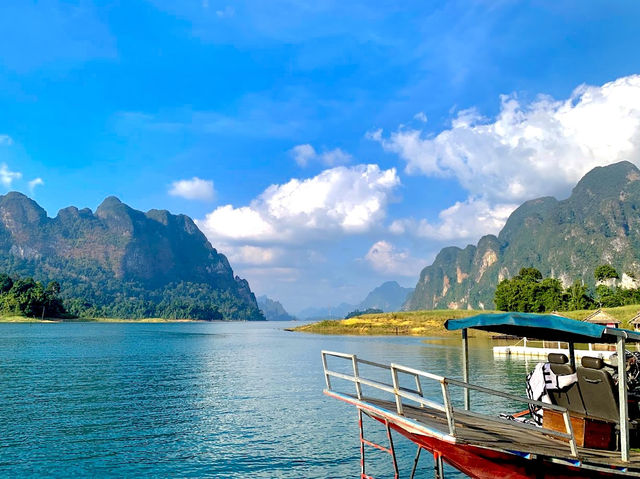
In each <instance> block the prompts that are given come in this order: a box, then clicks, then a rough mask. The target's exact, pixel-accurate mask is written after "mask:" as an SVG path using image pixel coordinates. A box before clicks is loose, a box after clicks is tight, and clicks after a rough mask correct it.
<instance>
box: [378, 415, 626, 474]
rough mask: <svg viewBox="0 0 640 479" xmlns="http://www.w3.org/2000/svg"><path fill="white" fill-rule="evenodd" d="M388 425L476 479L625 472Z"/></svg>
mask: <svg viewBox="0 0 640 479" xmlns="http://www.w3.org/2000/svg"><path fill="white" fill-rule="evenodd" d="M390 426H391V428H393V429H394V430H395V431H397V432H398V433H400V434H402V435H403V436H405V437H406V438H408V439H409V440H411V441H412V442H414V443H415V444H418V445H419V446H421V447H422V448H423V449H425V450H427V451H429V452H432V453H436V454H440V455H441V456H442V459H443V460H444V461H445V462H446V463H448V464H450V465H452V466H453V467H455V468H456V469H458V470H459V471H461V472H463V473H465V474H467V475H468V476H470V477H473V478H477V479H495V478H500V479H532V478H533V479H542V478H554V479H565V478H567V479H569V478H570V479H578V478H585V479H587V478H589V479H591V478H614V477H624V476H625V474H624V473H621V472H620V471H616V470H612V471H611V472H610V473H609V472H600V471H594V470H585V469H583V468H578V467H572V466H567V465H563V464H555V463H553V462H550V461H545V460H544V459H539V460H531V459H526V458H524V457H520V456H517V455H516V454H509V453H503V452H499V451H492V450H489V449H484V448H480V447H475V446H468V445H461V444H450V443H448V442H445V441H442V440H440V439H437V438H435V437H431V436H424V435H416V434H413V433H410V432H408V431H407V430H405V429H402V428H401V427H400V426H398V425H397V424H393V423H391V424H390Z"/></svg>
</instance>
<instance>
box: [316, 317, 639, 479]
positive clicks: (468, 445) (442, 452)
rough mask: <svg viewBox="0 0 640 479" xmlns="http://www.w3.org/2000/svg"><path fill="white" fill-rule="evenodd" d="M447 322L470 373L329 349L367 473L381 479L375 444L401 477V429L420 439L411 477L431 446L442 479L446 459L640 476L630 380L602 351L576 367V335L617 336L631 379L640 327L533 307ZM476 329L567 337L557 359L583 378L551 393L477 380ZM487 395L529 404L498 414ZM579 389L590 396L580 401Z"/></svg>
mask: <svg viewBox="0 0 640 479" xmlns="http://www.w3.org/2000/svg"><path fill="white" fill-rule="evenodd" d="M445 328H446V329H447V330H450V331H456V330H459V331H461V335H462V352H461V369H462V375H461V376H462V379H461V380H460V379H455V378H452V377H444V376H440V375H437V374H433V373H430V372H428V371H422V370H419V369H415V368H411V367H406V366H403V365H400V364H394V363H391V364H381V363H377V362H373V361H369V360H366V359H363V358H360V357H357V356H356V355H354V354H348V353H343V352H333V351H322V364H323V370H324V378H325V382H326V389H325V390H324V394H325V395H327V396H328V397H330V398H334V399H337V400H340V401H343V402H345V403H347V404H349V405H352V406H355V407H356V409H357V414H358V425H359V430H360V435H359V436H360V437H359V439H360V454H361V461H360V478H361V479H373V476H372V475H369V474H370V473H369V471H368V470H367V467H366V461H365V459H366V457H368V454H369V453H368V452H365V449H367V450H368V448H374V449H377V450H379V451H382V452H385V453H388V454H389V455H390V457H391V461H392V465H393V470H394V474H395V475H394V478H395V479H397V478H398V477H400V473H399V470H398V462H397V460H396V454H395V448H394V444H393V436H394V435H396V436H397V434H400V435H401V436H403V437H405V438H406V439H408V440H410V441H411V442H413V443H414V444H415V445H416V446H417V450H416V456H415V459H414V462H413V468H412V470H411V473H410V475H408V474H405V475H403V477H407V476H408V477H411V478H414V476H415V473H416V471H417V466H418V464H419V461H420V455H421V453H422V452H426V453H429V454H431V455H433V459H434V474H435V477H436V478H438V479H442V478H444V467H443V465H444V464H445V463H446V464H449V465H450V466H452V467H454V468H455V469H457V470H459V471H461V472H462V473H464V474H466V475H468V476H469V477H472V478H480V479H490V478H496V477H500V478H504V479H525V478H536V479H537V478H543V477H549V478H551V477H553V478H572V479H576V478H618V477H640V450H635V449H633V447H632V446H636V445H635V444H634V442H637V439H636V433H635V427H636V419H639V418H637V417H635V416H637V415H638V410H637V404H638V399H637V398H636V397H634V395H633V393H629V391H628V384H627V381H619V383H618V384H617V385H615V384H614V378H613V377H612V376H611V374H610V373H609V372H607V371H606V370H605V367H604V365H603V364H602V360H601V359H597V358H591V359H590V358H586V359H582V365H578V366H577V367H576V354H575V345H576V344H585V343H588V344H590V343H596V344H602V343H604V344H611V345H615V347H616V352H617V356H616V357H615V361H616V363H615V366H617V371H624V373H623V374H621V375H619V376H620V377H622V378H626V376H627V374H626V371H627V367H628V364H627V361H628V360H627V356H626V355H625V352H626V345H627V344H628V343H635V342H640V334H639V333H637V332H634V331H629V330H625V329H619V328H611V327H606V326H603V325H598V324H591V323H585V322H582V321H576V320H573V319H569V318H565V317H562V316H558V315H542V314H532V313H497V314H481V315H476V316H473V317H469V318H464V319H450V320H448V321H446V323H445ZM468 330H482V331H487V332H491V333H495V334H507V335H513V336H518V337H528V338H535V339H538V340H548V341H562V342H566V343H568V345H569V354H568V357H567V356H564V355H556V356H554V357H553V358H552V359H554V360H555V362H556V363H563V364H555V365H554V364H551V366H555V367H556V368H559V369H557V370H558V371H560V370H562V371H560V372H558V373H557V374H558V375H561V374H565V373H566V374H569V373H571V374H574V375H575V377H576V378H577V380H576V381H575V382H574V383H572V384H571V385H569V386H567V387H566V388H565V389H561V390H558V391H556V394H550V395H549V399H547V400H546V401H545V400H536V399H532V398H530V397H526V396H524V395H523V396H522V397H519V396H516V395H513V394H508V393H506V392H502V391H495V390H492V389H489V388H486V387H484V386H481V385H476V384H471V383H470V382H469V354H468V337H469V334H468ZM459 373H460V372H458V374H457V377H460V374H459ZM567 377H568V376H567ZM427 382H431V383H432V384H431V387H427V384H426V383H427ZM434 384H435V389H434V387H433V385H434ZM438 384H439V385H440V387H437V385H438ZM523 384H524V378H523ZM434 390H437V391H438V392H437V394H435V395H434V394H427V393H426V391H434ZM523 390H524V387H523ZM472 393H473V396H472ZM478 395H488V396H490V397H493V398H502V400H504V399H506V400H508V401H509V403H510V404H520V403H521V404H522V405H523V406H524V408H525V409H524V410H522V411H520V412H517V411H492V412H490V413H489V412H487V411H486V403H487V401H484V404H485V406H483V407H474V404H475V403H474V402H473V401H472V399H474V398H476V397H477V396H478ZM576 397H577V398H581V399H579V407H578V404H577V403H576V401H575V398H576ZM630 401H631V402H630ZM630 404H631V406H630ZM630 411H631V412H632V417H631V418H630V417H629V415H630ZM540 412H542V413H543V415H542V417H543V421H542V424H534V423H532V421H531V419H530V418H531V416H532V414H534V413H538V414H540ZM365 418H371V419H373V420H375V421H374V422H375V424H378V426H380V425H382V426H383V427H384V429H385V430H386V436H387V439H388V442H389V444H388V446H387V445H382V444H378V443H375V442H373V441H371V440H369V439H367V437H365V433H364V427H363V421H364V420H365ZM527 418H529V419H527Z"/></svg>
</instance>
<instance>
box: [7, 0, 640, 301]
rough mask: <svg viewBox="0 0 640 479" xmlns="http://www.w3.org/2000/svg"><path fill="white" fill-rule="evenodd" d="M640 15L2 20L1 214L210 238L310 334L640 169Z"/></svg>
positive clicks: (374, 6)
mask: <svg viewBox="0 0 640 479" xmlns="http://www.w3.org/2000/svg"><path fill="white" fill-rule="evenodd" d="M639 22H640V3H639V2H637V1H635V0H629V1H622V0H621V1H616V2H605V1H598V0H594V1H590V2H584V1H565V2H556V1H527V2H522V1H501V0H486V1H485V0H476V1H472V0H466V1H456V0H451V1H437V2H436V1H428V0H427V1H425V0H421V1H415V2H414V1H411V0H408V1H406V2H396V1H386V0H380V1H371V0H367V1H359V0H352V1H350V2H339V1H334V0H325V1H321V2H318V1H303V0H269V1H268V2H266V1H264V2H245V1H241V0H181V1H180V2H175V1H169V0H147V1H142V0H127V1H126V2H125V1H101V2H88V1H75V2H56V1H47V0H44V1H38V2H30V1H22V0H21V1H13V0H8V1H4V2H1V3H0V40H1V41H0V193H5V192H8V191H12V190H17V191H21V192H23V193H25V194H28V195H29V196H31V197H32V198H33V199H34V200H36V201H37V202H38V203H39V204H40V205H41V206H42V207H44V208H45V209H46V210H47V212H48V214H49V216H52V217H53V216H55V215H56V214H57V211H58V210H59V209H61V208H64V207H66V206H69V205H75V206H78V207H89V208H91V209H93V210H95V208H96V207H97V206H98V205H99V204H100V203H101V202H102V200H103V199H104V198H105V197H107V196H110V195H115V196H117V197H119V198H120V199H121V200H122V201H123V202H125V203H127V204H129V205H130V206H132V207H134V208H136V209H140V210H144V211H146V210H149V209H153V208H157V209H168V210H169V211H171V212H172V213H184V214H187V215H189V216H191V217H192V218H194V219H195V220H196V223H197V224H198V226H199V227H200V229H201V230H202V231H203V232H204V233H205V235H206V236H207V237H208V239H209V240H210V242H211V244H212V245H213V246H214V247H215V248H216V249H218V251H220V252H222V253H224V254H225V255H226V256H227V257H228V258H229V261H230V263H231V265H232V267H233V269H234V271H235V273H236V274H238V275H239V276H241V277H243V278H246V279H247V280H248V281H249V283H250V285H251V288H252V290H253V291H254V292H255V293H256V294H257V295H260V294H266V295H268V296H270V297H272V298H274V299H277V300H280V301H281V302H282V303H283V305H284V306H285V307H286V308H287V309H288V310H289V311H291V312H294V313H295V312H298V311H300V310H302V309H304V308H307V307H311V306H328V305H336V304H339V303H341V302H349V303H358V302H359V301H361V300H362V299H363V298H364V297H365V296H366V294H367V292H369V291H370V290H371V289H373V288H374V287H376V286H378V285H380V284H381V283H382V282H384V281H387V280H396V281H398V282H399V283H400V284H401V285H403V286H414V285H415V284H416V282H417V280H418V275H419V272H420V270H421V269H422V268H423V267H425V266H427V265H428V264H430V263H431V262H432V261H433V259H434V257H435V255H436V254H437V253H438V251H439V250H440V249H441V248H442V247H444V246H449V245H457V246H465V245H467V244H475V243H476V242H477V240H478V239H479V238H480V237H481V236H482V235H485V234H497V233H498V232H499V231H500V228H501V227H502V226H503V225H504V222H505V221H506V219H507V217H508V216H509V214H510V213H511V212H512V211H513V209H514V208H516V207H517V206H518V205H519V204H521V203H522V202H523V201H525V200H528V199H532V198H536V197H539V196H546V195H552V196H555V197H557V198H559V199H561V198H566V197H567V196H568V195H569V194H570V191H571V188H572V187H573V186H574V185H575V183H576V182H577V181H578V180H579V179H580V177H581V176H583V175H584V174H585V173H586V172H587V171H589V170H590V169H591V168H593V167H595V166H598V165H604V164H609V163H613V162H617V161H621V160H628V161H632V162H634V163H635V164H637V165H640V76H639V75H640V29H638V28H637V25H638V23H639Z"/></svg>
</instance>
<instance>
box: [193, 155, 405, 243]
mask: <svg viewBox="0 0 640 479" xmlns="http://www.w3.org/2000/svg"><path fill="white" fill-rule="evenodd" d="M399 184H400V180H399V178H398V176H397V174H396V170H395V169H393V168H392V169H389V170H381V169H380V168H379V167H378V166H377V165H356V166H353V167H344V166H339V167H336V168H331V169H328V170H324V171H323V172H321V173H320V174H318V175H317V176H314V177H312V178H308V179H304V180H299V179H292V180H290V181H288V182H287V183H285V184H282V185H272V186H270V187H269V188H267V189H266V190H265V191H264V192H263V193H262V194H261V195H260V196H258V197H257V198H256V199H255V200H253V201H252V202H251V204H250V205H249V206H241V207H234V206H232V205H225V206H221V207H218V208H216V209H215V210H214V211H212V212H211V213H209V214H207V215H206V217H205V219H204V220H199V221H197V224H198V226H199V227H200V229H201V230H202V231H203V232H204V233H205V234H206V235H207V237H208V238H209V239H210V240H211V242H212V243H213V244H218V243H220V242H222V243H235V244H243V245H247V244H254V245H256V244H257V245H260V244H263V245H264V244H275V243H281V244H282V243H286V244H291V243H300V242H303V241H305V240H322V239H327V238H332V237H335V235H336V234H337V233H339V234H354V233H361V232H365V231H368V230H370V229H371V228H373V227H374V226H376V225H378V224H379V223H380V221H381V220H382V219H384V217H385V216H386V207H387V204H388V203H389V201H390V199H391V194H392V192H393V190H394V188H395V187H396V186H398V185H399Z"/></svg>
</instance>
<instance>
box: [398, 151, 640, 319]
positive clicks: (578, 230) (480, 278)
mask: <svg viewBox="0 0 640 479" xmlns="http://www.w3.org/2000/svg"><path fill="white" fill-rule="evenodd" d="M602 264H610V265H612V266H613V267H614V268H615V269H616V270H618V271H620V272H621V273H626V274H623V283H624V280H625V278H627V279H629V280H631V279H632V278H634V277H635V278H639V277H640V170H638V168H636V167H635V166H634V165H633V164H631V163H629V162H620V163H616V164H612V165H609V166H605V167H598V168H595V169H593V170H592V171H590V172H589V173H587V174H586V175H585V176H584V177H583V178H582V179H581V180H580V182H579V183H578V184H577V185H576V187H575V188H574V189H573V192H572V194H571V196H570V197H569V198H567V199H566V200H562V201H558V200H556V199H555V198H551V197H546V198H539V199H536V200H532V201H528V202H526V203H524V204H522V205H521V206H520V207H519V208H518V209H516V210H515V211H514V212H513V213H512V214H511V216H510V217H509V219H508V220H507V222H506V224H505V226H504V228H503V229H502V231H500V234H499V235H498V236H494V235H488V236H484V237H483V238H481V239H480V241H479V242H478V244H477V245H468V246H467V247H466V248H464V249H461V248H456V247H449V248H444V249H443V250H442V251H440V253H439V254H438V255H437V257H436V259H435V261H434V262H433V264H432V265H430V266H427V267H426V268H424V269H423V270H422V272H421V274H420V279H419V280H418V283H417V285H416V289H415V292H414V293H413V295H412V296H411V297H410V298H409V300H408V301H407V303H406V304H405V306H404V309H409V310H417V309H436V308H473V309H485V308H486V309H490V308H493V307H494V304H493V294H494V292H495V289H496V286H497V284H498V282H499V281H501V280H502V279H508V278H512V277H514V276H515V275H517V274H518V271H519V270H520V268H523V267H533V268H536V269H538V270H539V271H540V272H541V273H542V274H543V275H544V276H545V277H553V278H558V279H560V280H561V281H562V282H563V283H564V285H565V286H567V285H569V284H571V283H572V282H573V281H574V280H583V281H584V282H585V283H586V284H587V285H588V286H589V287H593V286H594V276H593V273H594V269H595V268H596V267H598V265H602Z"/></svg>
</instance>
